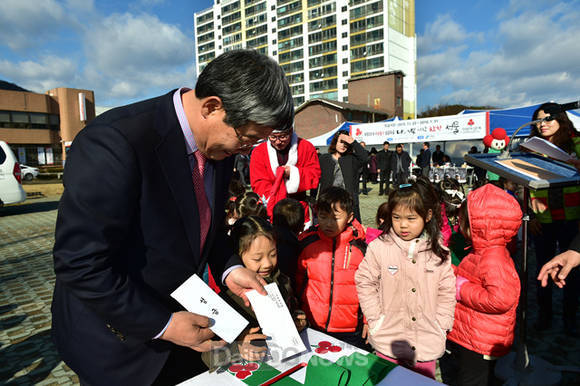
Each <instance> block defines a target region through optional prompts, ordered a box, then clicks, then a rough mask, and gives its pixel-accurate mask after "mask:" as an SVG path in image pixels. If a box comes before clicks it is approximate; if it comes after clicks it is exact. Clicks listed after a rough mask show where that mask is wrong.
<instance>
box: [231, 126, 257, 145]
mask: <svg viewBox="0 0 580 386" xmlns="http://www.w3.org/2000/svg"><path fill="white" fill-rule="evenodd" d="M233 129H234V132H235V133H236V137H238V142H239V143H240V149H242V150H248V149H251V148H252V146H254V145H255V144H256V143H257V142H258V141H259V140H260V139H252V138H249V139H244V136H243V135H241V134H240V132H239V131H238V129H236V128H235V127H234V128H233Z"/></svg>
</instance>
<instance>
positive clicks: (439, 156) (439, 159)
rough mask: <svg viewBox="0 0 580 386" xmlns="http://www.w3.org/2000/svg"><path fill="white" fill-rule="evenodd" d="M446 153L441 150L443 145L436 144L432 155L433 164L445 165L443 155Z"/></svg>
mask: <svg viewBox="0 0 580 386" xmlns="http://www.w3.org/2000/svg"><path fill="white" fill-rule="evenodd" d="M444 155H445V153H443V151H442V150H441V145H437V146H435V151H434V152H433V155H432V156H431V160H432V161H433V166H443V156H444Z"/></svg>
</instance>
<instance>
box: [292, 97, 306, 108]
mask: <svg viewBox="0 0 580 386" xmlns="http://www.w3.org/2000/svg"><path fill="white" fill-rule="evenodd" d="M302 103H304V97H303V96H300V97H296V98H294V106H300V105H301V104H302Z"/></svg>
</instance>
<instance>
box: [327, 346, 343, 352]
mask: <svg viewBox="0 0 580 386" xmlns="http://www.w3.org/2000/svg"><path fill="white" fill-rule="evenodd" d="M329 350H330V351H331V352H339V351H341V350H342V348H340V347H339V346H330V348H329Z"/></svg>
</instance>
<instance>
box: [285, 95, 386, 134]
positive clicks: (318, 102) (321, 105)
mask: <svg viewBox="0 0 580 386" xmlns="http://www.w3.org/2000/svg"><path fill="white" fill-rule="evenodd" d="M295 114H296V115H295V118H294V128H295V130H296V134H298V136H299V137H302V138H306V139H308V138H313V137H316V136H319V135H321V134H324V133H326V132H328V131H330V130H332V129H334V128H335V127H337V126H339V125H340V124H342V123H343V122H347V121H348V122H361V123H367V122H377V121H382V120H385V119H387V118H388V117H389V114H388V113H387V112H386V111H384V110H379V109H375V108H373V107H368V106H364V105H355V104H353V103H346V102H338V101H334V100H329V99H321V98H319V99H311V100H309V101H308V102H305V103H303V104H302V105H300V106H299V107H298V108H297V109H296V111H295Z"/></svg>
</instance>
